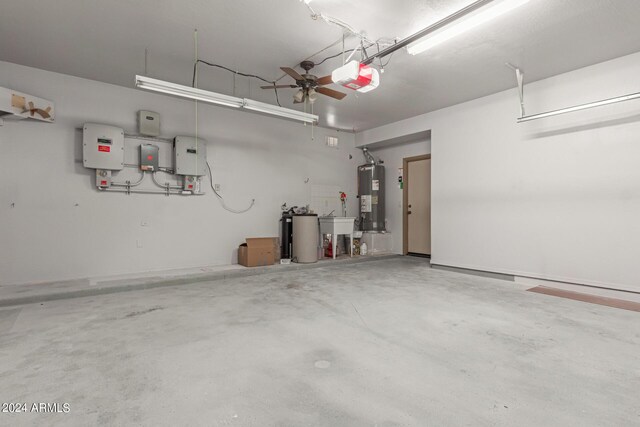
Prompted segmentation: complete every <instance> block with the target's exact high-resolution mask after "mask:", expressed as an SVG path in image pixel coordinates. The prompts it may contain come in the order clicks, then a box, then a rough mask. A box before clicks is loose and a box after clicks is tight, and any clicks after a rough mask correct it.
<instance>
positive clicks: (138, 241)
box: [136, 239, 142, 248]
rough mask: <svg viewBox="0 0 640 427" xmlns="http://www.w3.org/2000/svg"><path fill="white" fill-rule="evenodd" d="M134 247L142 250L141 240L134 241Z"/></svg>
mask: <svg viewBox="0 0 640 427" xmlns="http://www.w3.org/2000/svg"><path fill="white" fill-rule="evenodd" d="M136 247H137V248H142V239H136Z"/></svg>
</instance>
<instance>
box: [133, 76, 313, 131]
mask: <svg viewBox="0 0 640 427" xmlns="http://www.w3.org/2000/svg"><path fill="white" fill-rule="evenodd" d="M136 87H137V88H140V89H145V90H149V91H152V92H159V93H164V94H166V95H173V96H177V97H180V98H186V99H193V100H196V101H202V102H206V103H209V104H214V105H221V106H224V107H232V108H243V109H246V110H248V111H255V112H259V113H263V114H269V115H272V116H276V117H282V118H285V119H290V120H297V121H301V122H303V123H317V122H318V116H317V115H315V114H309V113H304V112H302V111H297V110H291V109H289V108H283V107H278V106H277V105H272V104H267V103H264V102H258V101H254V100H252V99H248V98H237V97H235V96H229V95H224V94H221V93H216V92H211V91H208V90H203V89H197V88H193V87H189V86H184V85H180V84H177V83H171V82H165V81H163V80H157V79H152V78H150V77H145V76H136Z"/></svg>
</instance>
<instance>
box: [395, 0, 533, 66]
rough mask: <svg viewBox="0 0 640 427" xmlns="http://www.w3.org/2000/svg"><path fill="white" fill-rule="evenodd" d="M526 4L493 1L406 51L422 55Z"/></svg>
mask: <svg viewBox="0 0 640 427" xmlns="http://www.w3.org/2000/svg"><path fill="white" fill-rule="evenodd" d="M528 2H529V0H495V1H493V2H491V3H489V4H488V5H487V6H485V7H482V8H481V9H479V10H477V11H476V12H472V13H470V14H469V15H466V16H463V17H462V18H460V19H458V20H456V21H454V22H452V23H451V24H449V25H446V26H444V27H443V28H441V29H439V30H436V31H434V32H433V33H430V34H427V35H426V36H424V37H423V38H422V39H420V40H418V41H415V42H413V43H411V44H410V45H409V46H408V47H407V51H408V52H409V53H410V54H412V55H417V54H419V53H422V52H424V51H426V50H428V49H431V48H433V47H435V46H437V45H439V44H441V43H444V42H446V41H447V40H450V39H452V38H454V37H456V36H459V35H460V34H463V33H465V32H467V31H469V30H471V29H473V28H476V27H478V26H480V25H482V24H484V23H486V22H488V21H491V20H492V19H495V18H497V17H499V16H501V15H503V14H505V13H507V12H509V11H511V10H513V9H515V8H517V7H520V6H522V5H523V4H525V3H528Z"/></svg>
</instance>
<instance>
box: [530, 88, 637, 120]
mask: <svg viewBox="0 0 640 427" xmlns="http://www.w3.org/2000/svg"><path fill="white" fill-rule="evenodd" d="M634 99H640V92H639V93H633V94H631V95H625V96H619V97H617V98H610V99H605V100H603V101H596V102H590V103H589V104H582V105H576V106H575V107H568V108H563V109H561V110H554V111H549V112H546V113H540V114H534V115H532V116H524V117H520V118H519V119H518V123H524V122H530V121H531V120H538V119H544V118H546V117H552V116H559V115H560V114H567V113H573V112H575V111H582V110H587V109H589V108H595V107H603V106H605V105H611V104H617V103H618V102H625V101H633V100H634Z"/></svg>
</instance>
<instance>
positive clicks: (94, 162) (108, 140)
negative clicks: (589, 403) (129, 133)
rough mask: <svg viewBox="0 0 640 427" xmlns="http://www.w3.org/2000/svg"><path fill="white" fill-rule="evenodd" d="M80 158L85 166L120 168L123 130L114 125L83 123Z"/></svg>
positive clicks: (91, 167)
mask: <svg viewBox="0 0 640 427" xmlns="http://www.w3.org/2000/svg"><path fill="white" fill-rule="evenodd" d="M82 158H83V164H84V167H85V168H90V169H102V170H122V169H123V168H124V130H122V129H120V128H117V127H115V126H108V125H101V124H97V123H85V124H84V126H83V131H82Z"/></svg>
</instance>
